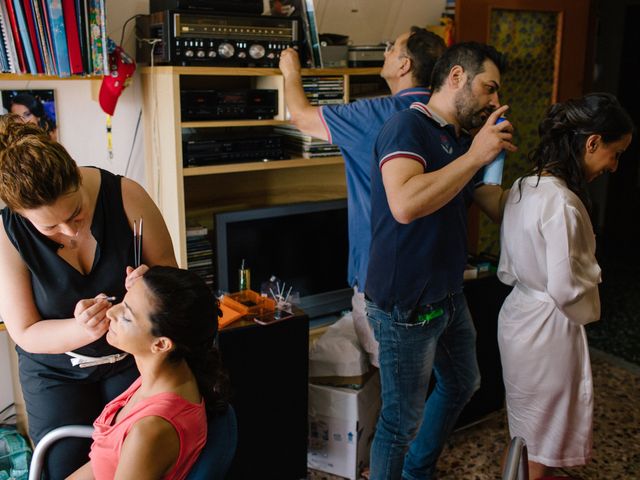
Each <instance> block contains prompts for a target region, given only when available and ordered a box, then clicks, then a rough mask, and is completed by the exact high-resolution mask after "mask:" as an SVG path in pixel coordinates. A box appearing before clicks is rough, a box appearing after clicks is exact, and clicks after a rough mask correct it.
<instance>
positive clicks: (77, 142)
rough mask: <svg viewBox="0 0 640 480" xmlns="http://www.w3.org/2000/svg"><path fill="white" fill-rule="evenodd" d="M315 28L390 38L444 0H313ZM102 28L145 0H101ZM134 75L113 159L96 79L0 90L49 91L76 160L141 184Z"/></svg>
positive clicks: (115, 131)
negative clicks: (104, 19)
mask: <svg viewBox="0 0 640 480" xmlns="http://www.w3.org/2000/svg"><path fill="white" fill-rule="evenodd" d="M315 1H316V9H317V17H318V24H319V31H320V32H321V33H339V34H344V35H349V36H350V38H351V40H352V42H353V43H354V44H357V45H364V44H377V43H380V42H382V41H385V40H390V39H394V38H396V37H397V36H398V35H399V34H400V33H402V32H404V31H407V30H408V29H409V27H410V26H411V25H429V24H437V23H438V19H439V17H440V14H441V13H442V12H443V10H444V6H445V0H394V1H392V2H390V1H389V0H315ZM106 8H107V33H108V35H109V36H110V37H111V38H112V39H113V40H114V41H116V42H119V41H120V36H121V32H122V26H123V24H124V22H125V21H126V20H127V19H128V18H129V17H131V16H133V15H135V14H137V13H148V11H149V2H148V0H107V1H106ZM133 32H134V21H131V22H129V25H128V26H127V29H126V36H125V40H124V47H125V50H126V51H127V52H128V53H129V54H130V55H132V56H135V37H134V33H133ZM140 84H141V82H140V78H139V74H138V73H136V75H135V76H134V81H133V84H132V85H131V86H130V87H129V88H127V89H126V90H125V91H124V92H123V94H122V96H121V97H120V99H119V101H118V104H117V107H116V111H115V114H114V116H113V118H112V139H113V159H109V156H108V151H107V134H106V115H105V114H104V113H103V112H102V110H101V109H100V105H99V104H98V102H97V98H98V91H99V87H100V80H99V79H98V80H93V81H88V80H31V81H0V89H53V90H55V97H56V104H57V107H56V108H57V116H58V125H59V129H58V133H59V139H60V142H61V143H62V144H63V145H64V146H65V147H66V148H67V149H68V150H69V152H70V154H71V155H72V157H73V158H74V159H75V160H76V161H77V162H78V164H80V165H95V166H99V167H102V168H105V169H107V170H110V171H112V172H114V173H119V174H124V173H125V169H126V167H127V160H128V158H129V154H130V152H131V151H132V148H133V154H132V155H131V163H130V165H129V168H128V170H127V172H126V173H127V176H129V177H130V178H133V179H134V180H137V181H138V182H140V183H141V184H142V185H145V183H146V182H145V174H144V152H143V145H144V142H143V133H142V127H140V128H139V129H138V135H137V138H136V140H135V144H134V132H135V129H136V123H137V121H138V115H139V114H140V111H141V105H142V94H141V90H140Z"/></svg>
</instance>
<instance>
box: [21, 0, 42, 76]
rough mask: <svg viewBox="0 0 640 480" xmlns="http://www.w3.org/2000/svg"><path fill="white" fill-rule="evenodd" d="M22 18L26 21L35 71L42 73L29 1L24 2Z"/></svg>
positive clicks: (31, 6) (34, 19)
mask: <svg viewBox="0 0 640 480" xmlns="http://www.w3.org/2000/svg"><path fill="white" fill-rule="evenodd" d="M23 5H24V16H25V19H26V21H27V28H28V30H29V39H30V41H31V48H32V50H33V55H34V59H35V61H36V70H37V72H38V73H44V72H45V70H44V58H43V57H42V52H41V51H40V40H39V38H38V28H37V25H36V17H35V13H34V10H33V5H32V3H31V0H25V1H24V4H23Z"/></svg>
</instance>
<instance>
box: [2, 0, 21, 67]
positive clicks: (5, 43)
mask: <svg viewBox="0 0 640 480" xmlns="http://www.w3.org/2000/svg"><path fill="white" fill-rule="evenodd" d="M10 31H11V25H10V24H9V16H8V14H7V7H6V6H5V4H4V2H0V34H1V35H2V36H1V37H0V42H1V45H0V47H2V48H0V50H1V51H0V62H1V65H0V68H2V71H3V72H13V71H15V59H16V55H17V54H16V53H15V47H14V45H13V37H12V36H11V33H10Z"/></svg>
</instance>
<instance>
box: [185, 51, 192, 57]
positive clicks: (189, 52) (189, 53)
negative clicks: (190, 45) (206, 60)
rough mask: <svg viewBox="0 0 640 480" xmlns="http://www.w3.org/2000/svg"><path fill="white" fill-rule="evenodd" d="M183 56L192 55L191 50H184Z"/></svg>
mask: <svg viewBox="0 0 640 480" xmlns="http://www.w3.org/2000/svg"><path fill="white" fill-rule="evenodd" d="M184 56H185V57H193V50H187V51H186V52H184Z"/></svg>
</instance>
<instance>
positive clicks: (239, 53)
mask: <svg viewBox="0 0 640 480" xmlns="http://www.w3.org/2000/svg"><path fill="white" fill-rule="evenodd" d="M246 57H247V52H238V58H246Z"/></svg>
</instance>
